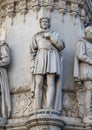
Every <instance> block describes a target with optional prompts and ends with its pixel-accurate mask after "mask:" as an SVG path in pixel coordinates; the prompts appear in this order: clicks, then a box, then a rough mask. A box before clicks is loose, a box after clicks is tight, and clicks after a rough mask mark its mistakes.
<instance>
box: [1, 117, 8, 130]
mask: <svg viewBox="0 0 92 130" xmlns="http://www.w3.org/2000/svg"><path fill="white" fill-rule="evenodd" d="M6 123H7V119H5V118H2V117H0V130H5V124H6Z"/></svg>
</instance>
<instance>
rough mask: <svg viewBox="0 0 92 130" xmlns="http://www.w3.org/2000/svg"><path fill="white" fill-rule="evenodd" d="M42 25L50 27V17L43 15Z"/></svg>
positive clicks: (46, 27) (42, 26)
mask: <svg viewBox="0 0 92 130" xmlns="http://www.w3.org/2000/svg"><path fill="white" fill-rule="evenodd" d="M40 27H41V28H42V29H48V28H50V18H47V17H43V18H41V19H40Z"/></svg>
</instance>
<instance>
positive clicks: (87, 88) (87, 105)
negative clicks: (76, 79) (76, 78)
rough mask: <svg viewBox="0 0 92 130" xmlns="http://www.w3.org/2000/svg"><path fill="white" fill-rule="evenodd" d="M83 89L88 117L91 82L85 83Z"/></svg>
mask: <svg viewBox="0 0 92 130" xmlns="http://www.w3.org/2000/svg"><path fill="white" fill-rule="evenodd" d="M84 87H85V89H86V93H85V106H86V116H90V112H92V81H85V82H84Z"/></svg>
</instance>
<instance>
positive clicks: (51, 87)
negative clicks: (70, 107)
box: [47, 74, 55, 109]
mask: <svg viewBox="0 0 92 130" xmlns="http://www.w3.org/2000/svg"><path fill="white" fill-rule="evenodd" d="M47 85H48V87H47V108H48V109H53V108H54V100H55V74H47Z"/></svg>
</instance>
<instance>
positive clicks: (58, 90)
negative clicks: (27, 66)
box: [31, 17, 65, 111]
mask: <svg viewBox="0 0 92 130" xmlns="http://www.w3.org/2000/svg"><path fill="white" fill-rule="evenodd" d="M40 27H41V29H42V31H41V32H38V33H36V34H35V35H34V36H33V39H32V42H31V57H32V59H31V72H32V73H33V75H34V77H35V85H34V86H35V90H34V91H35V109H42V108H43V107H42V104H43V86H44V81H45V79H47V88H46V89H45V94H46V106H45V108H46V109H55V110H58V111H59V110H61V96H62V79H61V77H62V76H61V75H62V59H63V57H62V50H63V49H64V48H65V45H64V41H63V39H62V38H61V37H60V36H59V34H57V33H56V32H54V31H51V30H50V19H49V18H47V17H43V18H41V19H40ZM45 77H46V78H45Z"/></svg>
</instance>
